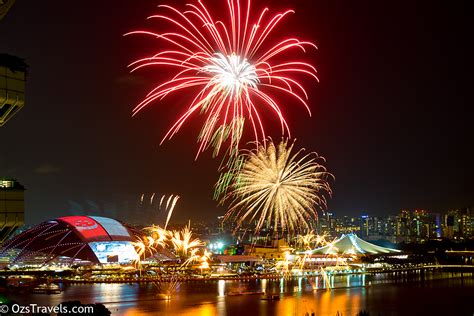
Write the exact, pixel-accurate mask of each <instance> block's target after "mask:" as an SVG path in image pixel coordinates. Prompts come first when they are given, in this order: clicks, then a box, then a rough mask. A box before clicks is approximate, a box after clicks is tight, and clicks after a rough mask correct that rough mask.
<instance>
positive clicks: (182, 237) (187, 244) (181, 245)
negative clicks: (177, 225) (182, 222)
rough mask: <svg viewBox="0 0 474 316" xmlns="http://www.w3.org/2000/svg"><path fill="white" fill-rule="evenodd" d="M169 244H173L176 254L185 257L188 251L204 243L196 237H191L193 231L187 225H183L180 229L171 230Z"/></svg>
mask: <svg viewBox="0 0 474 316" xmlns="http://www.w3.org/2000/svg"><path fill="white" fill-rule="evenodd" d="M171 244H172V245H173V247H174V250H175V252H176V254H178V255H180V256H182V257H187V256H188V253H189V252H190V251H191V250H192V249H193V248H196V247H199V246H203V245H204V243H203V242H202V241H201V240H199V239H198V238H193V233H192V231H191V229H190V228H189V226H185V227H184V228H183V229H182V230H181V231H173V233H172V235H171ZM194 254H195V253H194ZM194 254H193V255H194Z"/></svg>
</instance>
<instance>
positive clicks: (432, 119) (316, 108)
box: [0, 1, 474, 223]
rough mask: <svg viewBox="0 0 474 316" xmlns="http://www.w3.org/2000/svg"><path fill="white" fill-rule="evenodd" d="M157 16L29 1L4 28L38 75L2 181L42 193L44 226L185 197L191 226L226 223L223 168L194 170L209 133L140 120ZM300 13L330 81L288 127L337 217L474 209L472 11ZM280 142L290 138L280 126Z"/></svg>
mask: <svg viewBox="0 0 474 316" xmlns="http://www.w3.org/2000/svg"><path fill="white" fill-rule="evenodd" d="M211 2H212V1H211ZM180 3H181V2H180ZM183 3H184V1H183ZM113 4H115V5H113ZM156 4H157V3H154V2H153V3H151V2H147V1H142V2H141V3H140V5H137V6H132V7H130V6H126V5H118V4H116V2H114V3H112V2H106V1H104V2H101V3H100V4H94V10H93V11H90V10H88V9H89V7H88V6H87V5H86V4H83V5H79V6H78V7H75V10H74V11H72V12H71V11H70V10H68V9H69V7H68V5H67V4H65V3H63V2H60V1H57V2H56V3H55V5H51V7H49V8H48V9H46V8H44V6H43V5H42V4H39V3H34V4H26V3H22V2H19V3H17V4H15V6H13V7H12V9H11V12H10V13H9V14H8V15H7V16H6V17H5V19H4V20H2V21H1V22H0V33H1V34H2V36H3V37H4V38H5V40H4V41H2V43H0V50H1V51H2V52H7V53H11V54H14V55H17V56H20V57H22V58H25V59H26V62H27V63H28V64H29V65H30V66H31V67H30V72H29V76H28V81H27V89H26V91H27V97H26V106H25V108H24V109H22V111H20V112H19V113H18V114H17V116H16V117H14V118H13V119H12V120H10V121H9V122H8V123H7V124H6V125H5V126H4V127H2V129H1V130H0V138H1V141H2V151H1V152H0V175H1V176H6V177H14V178H17V179H18V180H19V181H20V183H22V184H23V185H24V186H25V187H26V189H27V191H26V216H27V221H28V222H29V223H35V222H39V221H40V220H44V219H47V218H50V217H51V218H52V217H55V216H57V215H60V214H63V213H64V211H67V207H68V205H69V202H68V201H79V202H80V203H83V202H86V201H87V200H90V201H96V202H97V203H98V204H100V205H104V204H106V203H122V201H133V200H136V201H138V199H139V197H140V195H141V194H142V193H148V194H151V193H153V192H156V193H157V194H179V195H180V196H181V199H180V201H179V203H178V205H177V207H176V213H175V215H174V216H176V219H179V220H181V221H183V220H186V219H187V218H191V219H196V218H200V217H205V218H214V217H215V216H218V215H222V214H223V213H224V211H225V208H218V207H216V202H215V201H213V200H212V186H213V185H214V183H215V182H216V181H217V178H218V173H217V172H216V171H215V170H216V169H217V166H218V164H219V162H220V160H219V159H209V155H203V156H202V157H200V158H199V159H198V160H197V161H194V153H195V151H196V149H197V144H196V143H195V141H194V140H193V139H192V138H190V137H188V136H187V135H186V134H189V133H195V132H196V130H197V127H198V123H197V122H195V123H193V124H191V126H189V127H187V128H185V129H184V130H183V134H182V135H178V136H177V137H176V138H175V139H174V140H173V141H172V142H168V143H165V144H164V145H162V146H161V147H159V146H158V143H159V141H160V140H161V138H162V136H163V135H164V134H165V132H166V130H167V129H168V127H169V125H170V123H171V117H172V116H171V113H169V111H167V110H166V105H165V104H160V105H156V106H154V107H152V108H150V109H148V110H146V111H147V113H146V115H138V116H137V117H135V118H131V117H130V116H131V110H132V108H133V107H134V106H135V105H136V103H137V101H138V100H139V99H140V98H141V95H142V94H143V93H144V92H145V91H147V90H148V89H149V88H150V83H149V82H148V81H147V80H149V75H134V76H131V75H129V74H128V70H127V68H126V65H127V64H128V63H129V62H130V61H131V60H132V58H133V57H138V56H139V52H140V51H142V50H143V47H142V46H140V45H137V47H134V43H133V41H131V40H130V39H128V38H123V37H122V35H123V34H124V33H126V32H127V31H130V30H132V29H134V28H136V27H138V26H140V25H142V24H141V23H142V21H143V19H144V18H145V17H146V16H148V15H149V13H150V12H154V11H156V6H155V5H156ZM274 5H275V6H276V7H277V8H278V7H283V6H284V3H283V2H282V1H278V2H277V3H275V4H274ZM291 6H292V7H293V8H294V9H295V10H296V12H297V15H294V16H292V17H290V19H289V21H288V23H290V24H291V25H292V27H294V28H295V29H296V31H297V32H298V33H299V34H300V35H301V36H302V37H304V38H307V39H314V40H315V42H316V44H317V45H318V47H319V49H318V51H316V52H312V53H311V54H308V58H310V59H311V60H313V61H314V63H315V65H316V67H317V69H318V71H319V77H320V80H321V82H320V83H319V84H315V83H311V85H312V87H311V89H310V91H309V93H310V99H311V104H310V105H311V107H312V110H313V116H312V117H311V118H310V117H307V116H306V115H305V114H304V113H302V111H300V110H301V109H297V110H294V111H293V110H291V111H289V112H288V113H287V115H288V116H289V118H290V120H289V121H290V126H291V127H292V130H293V136H294V137H295V138H296V139H297V140H298V143H299V144H300V145H301V146H302V147H305V148H307V151H316V152H318V153H319V154H320V155H322V156H324V157H326V159H327V164H326V166H327V167H328V170H329V171H330V172H332V173H333V174H334V175H335V176H336V180H335V182H334V183H333V191H334V195H333V198H332V199H331V200H329V208H328V209H329V210H331V211H333V212H337V213H338V214H347V215H351V214H355V212H357V211H360V210H364V211H365V212H367V213H371V214H380V215H382V214H388V213H390V212H396V211H398V210H400V209H404V208H407V209H415V208H425V209H430V210H434V211H442V210H444V209H449V208H456V207H463V206H470V205H473V204H474V201H473V200H472V199H473V196H472V192H473V191H474V190H473V183H472V181H469V179H472V174H473V167H472V165H471V164H470V150H471V149H470V148H471V145H470V144H471V141H472V139H470V136H469V135H470V134H469V129H470V127H469V124H470V122H469V118H468V117H467V115H464V113H463V110H464V109H465V107H467V104H468V102H469V99H468V96H467V91H468V89H467V88H468V86H467V80H466V79H467V75H466V74H465V72H464V71H463V70H462V69H463V65H464V63H465V62H467V61H466V60H467V56H469V54H468V49H467V43H465V41H464V40H463V39H464V37H465V35H467V31H466V30H467V28H466V27H465V25H467V15H466V10H462V7H458V6H455V5H452V6H448V7H447V8H446V7H437V6H436V5H430V6H427V7H425V6H423V3H422V2H417V3H415V4H414V5H413V7H412V10H405V9H406V7H405V6H403V5H402V4H397V5H391V6H388V5H387V4H384V5H382V4H372V5H368V4H357V5H356V4H348V5H346V6H340V5H337V4H323V3H314V4H307V3H304V1H295V2H294V3H292V4H291ZM387 6H388V7H387ZM64 12H69V14H64ZM90 14H95V15H96V18H95V19H93V20H95V21H92V22H90V21H89V19H88V18H86V17H89V16H88V15H90ZM45 16H48V18H47V19H45V18H44V17H45ZM441 17H442V18H443V20H444V21H445V23H444V24H443V25H442V26H440V25H439V24H437V23H438V20H439V19H440V18H441ZM45 20H46V21H45ZM40 21H41V22H40ZM399 21H403V23H401V24H400V23H399ZM279 32H282V33H283V34H284V33H285V31H284V30H283V31H279ZM448 34H449V36H447V35H448ZM141 45H143V44H141ZM64 78H67V79H64ZM71 96H73V97H71ZM179 101H180V100H179V98H177V99H176V98H175V99H171V100H170V101H168V102H170V103H173V102H179ZM271 122H274V121H272V120H271V118H269V119H268V124H270V123H271ZM271 136H272V137H273V138H274V139H278V138H279V137H280V136H279V131H278V129H275V130H272V131H271ZM196 179H199V182H200V183H201V184H202V185H198V186H197V185H196Z"/></svg>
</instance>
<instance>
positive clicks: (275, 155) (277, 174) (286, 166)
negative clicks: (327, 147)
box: [224, 140, 331, 233]
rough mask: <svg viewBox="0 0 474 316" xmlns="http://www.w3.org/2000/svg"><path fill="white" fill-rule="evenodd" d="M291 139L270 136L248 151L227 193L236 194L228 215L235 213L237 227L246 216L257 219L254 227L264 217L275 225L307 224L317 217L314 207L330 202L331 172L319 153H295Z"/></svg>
mask: <svg viewBox="0 0 474 316" xmlns="http://www.w3.org/2000/svg"><path fill="white" fill-rule="evenodd" d="M293 145H294V143H293V144H291V145H289V146H288V141H287V140H282V141H281V142H280V144H279V145H278V147H275V145H274V144H273V141H271V140H270V141H268V142H267V143H266V144H264V145H261V146H258V148H257V149H255V150H252V151H249V152H247V153H245V154H244V156H245V161H244V163H243V166H242V168H241V169H240V170H238V172H237V173H236V175H235V177H234V179H233V182H232V184H231V188H230V192H229V194H228V195H227V196H226V197H225V198H224V199H226V198H231V199H232V205H231V208H230V209H229V211H228V212H227V214H226V216H225V219H230V218H233V219H236V224H237V225H236V230H237V229H239V228H240V227H241V226H242V224H243V223H244V222H246V221H247V222H253V221H256V222H257V223H256V227H255V232H256V233H258V232H259V231H260V229H261V228H262V227H263V225H264V223H265V222H266V223H267V225H268V226H271V225H273V228H274V230H275V231H277V230H278V229H279V227H281V228H282V230H285V229H287V230H288V231H291V232H294V231H297V230H308V229H310V225H311V221H312V220H316V219H317V212H316V207H317V208H318V209H324V208H326V198H325V195H330V194H331V188H330V186H329V182H328V178H330V177H331V174H330V173H328V172H327V171H326V169H325V168H324V167H323V166H322V165H320V164H319V163H318V162H317V160H318V158H320V157H319V156H318V155H317V154H316V153H310V154H307V155H301V151H302V150H300V151H298V152H297V153H296V154H293V153H292V150H293ZM308 221H310V224H308Z"/></svg>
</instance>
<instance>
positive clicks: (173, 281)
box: [153, 275, 182, 300]
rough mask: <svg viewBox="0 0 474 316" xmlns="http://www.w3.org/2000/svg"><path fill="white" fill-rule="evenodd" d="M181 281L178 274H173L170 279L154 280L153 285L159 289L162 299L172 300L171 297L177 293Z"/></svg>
mask: <svg viewBox="0 0 474 316" xmlns="http://www.w3.org/2000/svg"><path fill="white" fill-rule="evenodd" d="M181 283H182V282H181V281H180V280H179V278H178V277H177V276H176V275H172V276H171V277H170V278H168V279H162V280H159V281H154V282H153V285H155V288H156V289H157V291H158V294H157V295H158V296H159V297H160V298H162V299H166V300H170V299H171V297H172V296H173V295H174V294H176V291H177V290H178V289H179V287H180V286H181Z"/></svg>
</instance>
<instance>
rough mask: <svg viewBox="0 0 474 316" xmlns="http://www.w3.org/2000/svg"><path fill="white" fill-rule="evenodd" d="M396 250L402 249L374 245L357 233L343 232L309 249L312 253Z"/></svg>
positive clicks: (385, 251) (384, 251) (390, 251)
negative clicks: (337, 237) (322, 244)
mask: <svg viewBox="0 0 474 316" xmlns="http://www.w3.org/2000/svg"><path fill="white" fill-rule="evenodd" d="M396 252H400V250H398V249H392V248H386V247H380V246H377V245H374V244H372V243H370V242H367V241H365V240H363V239H360V238H359V237H357V235H355V234H347V235H344V234H343V235H342V236H341V237H340V238H339V239H337V240H336V241H334V242H333V243H331V244H329V245H326V246H324V247H320V248H316V249H313V250H310V251H309V253H310V254H336V253H338V254H384V253H396Z"/></svg>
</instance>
